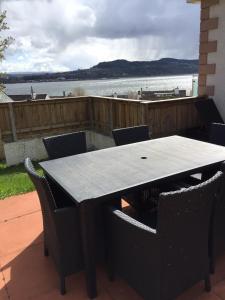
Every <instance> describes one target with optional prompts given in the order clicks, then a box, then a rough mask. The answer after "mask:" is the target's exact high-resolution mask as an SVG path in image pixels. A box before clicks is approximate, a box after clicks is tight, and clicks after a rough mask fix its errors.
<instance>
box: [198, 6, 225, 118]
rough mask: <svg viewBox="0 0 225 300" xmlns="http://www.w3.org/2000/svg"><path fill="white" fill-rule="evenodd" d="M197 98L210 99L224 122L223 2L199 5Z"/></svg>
mask: <svg viewBox="0 0 225 300" xmlns="http://www.w3.org/2000/svg"><path fill="white" fill-rule="evenodd" d="M199 95H200V96H203V95H207V96H210V97H212V98H213V99H214V101H215V103H216V106H217V108H218V110H219V111H220V114H221V116H222V118H223V119H224V121H225V0H202V1H201V26H200V48H199Z"/></svg>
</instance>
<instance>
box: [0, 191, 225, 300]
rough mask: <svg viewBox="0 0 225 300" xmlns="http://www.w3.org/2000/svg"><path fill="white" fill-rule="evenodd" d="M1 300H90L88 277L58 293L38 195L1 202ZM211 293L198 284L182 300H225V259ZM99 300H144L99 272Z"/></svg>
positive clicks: (74, 279)
mask: <svg viewBox="0 0 225 300" xmlns="http://www.w3.org/2000/svg"><path fill="white" fill-rule="evenodd" d="M0 237H1V240H0V270H1V273H0V300H5V299H13V300H26V299H40V300H44V299H46V300H47V299H54V300H57V299H76V300H84V299H87V295H86V290H85V281H84V273H83V272H81V273H79V274H76V275H72V276H69V277H68V278H67V280H66V284H67V294H66V295H65V296H61V295H60V294H59V290H58V276H57V274H56V271H55V268H54V265H53V263H52V261H51V258H46V257H44V256H43V245H42V244H43V238H42V218H41V211H40V206H39V201H38V198H37V195H36V193H35V192H32V193H28V194H24V195H19V196H14V197H10V198H8V199H5V200H3V201H0ZM212 283H213V288H212V292H211V293H206V292H204V289H203V283H198V284H197V285H195V286H194V287H192V288H191V289H189V290H188V291H186V292H185V293H184V294H183V295H181V296H180V297H179V300H191V299H198V300H219V299H225V255H224V257H222V258H220V260H219V261H218V265H217V271H216V274H215V275H214V276H212ZM98 299H99V300H110V299H111V300H138V299H139V300H140V299H141V298H140V297H139V296H138V295H137V294H136V293H135V291H133V290H132V289H131V288H130V287H129V286H128V285H127V284H126V283H125V282H124V281H122V280H120V279H117V280H116V281H114V282H109V281H108V279H107V277H106V274H105V272H104V270H103V269H100V268H99V269H98Z"/></svg>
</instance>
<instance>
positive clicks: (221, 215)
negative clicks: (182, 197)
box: [209, 162, 225, 273]
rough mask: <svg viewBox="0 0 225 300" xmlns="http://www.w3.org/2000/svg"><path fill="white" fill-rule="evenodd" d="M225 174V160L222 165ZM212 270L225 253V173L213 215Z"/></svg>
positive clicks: (210, 245) (211, 236) (210, 248)
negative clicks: (218, 258) (217, 259)
mask: <svg viewBox="0 0 225 300" xmlns="http://www.w3.org/2000/svg"><path fill="white" fill-rule="evenodd" d="M221 171H222V172H223V174H225V162H224V163H222V165H221ZM209 252H210V271H211V273H214V272H215V267H216V258H217V257H219V256H221V255H224V253H225V175H224V179H223V184H222V185H221V190H220V193H219V196H218V199H217V201H216V202H215V205H214V210H213V215H212V226H211V234H210V243H209Z"/></svg>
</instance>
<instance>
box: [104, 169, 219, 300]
mask: <svg viewBox="0 0 225 300" xmlns="http://www.w3.org/2000/svg"><path fill="white" fill-rule="evenodd" d="M222 180H223V173H222V172H220V171H219V172H217V174H216V175H215V176H213V177H212V178H211V179H209V180H207V181H206V182H203V183H201V184H199V185H198V186H195V187H190V188H188V189H183V190H179V191H175V192H169V193H162V194H160V198H159V206H158V212H157V215H158V217H157V222H156V223H157V225H156V228H155V229H154V228H151V226H152V225H151V224H155V213H154V214H153V213H152V212H151V213H149V214H146V215H145V216H139V217H137V218H135V219H134V218H133V217H131V216H129V215H126V214H125V213H123V212H122V211H119V210H118V209H111V210H110V209H109V217H108V222H109V227H108V228H109V236H110V242H109V247H108V251H109V258H110V259H109V271H110V275H111V276H114V275H115V274H118V275H120V276H121V277H123V278H124V279H125V280H126V281H127V282H128V283H129V284H130V285H131V286H132V287H133V288H134V289H136V291H137V292H138V293H139V294H140V295H141V296H142V297H143V299H154V300H172V299H175V298H176V297H177V296H178V295H179V294H180V293H182V292H183V291H184V290H185V289H187V288H189V287H191V286H192V285H194V284H196V283H197V282H198V281H200V280H205V287H206V289H207V290H208V291H209V290H210V279H209V278H210V277H209V252H208V242H209V232H210V224H211V220H212V211H213V209H212V208H213V201H214V200H215V199H216V195H217V193H219V190H220V187H221V183H222Z"/></svg>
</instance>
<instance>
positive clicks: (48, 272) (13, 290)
mask: <svg viewBox="0 0 225 300" xmlns="http://www.w3.org/2000/svg"><path fill="white" fill-rule="evenodd" d="M0 261H1V265H2V272H3V274H4V278H5V281H6V284H7V289H8V291H9V295H10V297H11V298H12V299H15V300H17V299H24V300H26V299H46V300H47V299H76V300H81V299H82V300H85V299H88V297H87V295H86V289H85V280H84V273H83V272H80V273H79V274H75V275H72V276H69V277H67V279H66V288H67V293H66V295H65V296H63V297H62V296H61V295H60V293H59V286H58V284H59V282H58V275H57V272H56V270H55V266H54V264H53V261H52V259H51V258H50V257H48V258H47V257H44V255H43V244H38V245H37V244H35V245H34V246H33V247H28V248H26V249H24V250H23V251H21V252H16V253H14V254H11V255H7V256H5V257H1V258H0ZM18 295H19V298H18ZM0 299H1V298H0ZM98 299H99V300H112V298H111V297H110V296H109V294H108V293H107V291H106V290H103V289H102V288H101V285H100V286H99V297H98Z"/></svg>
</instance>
